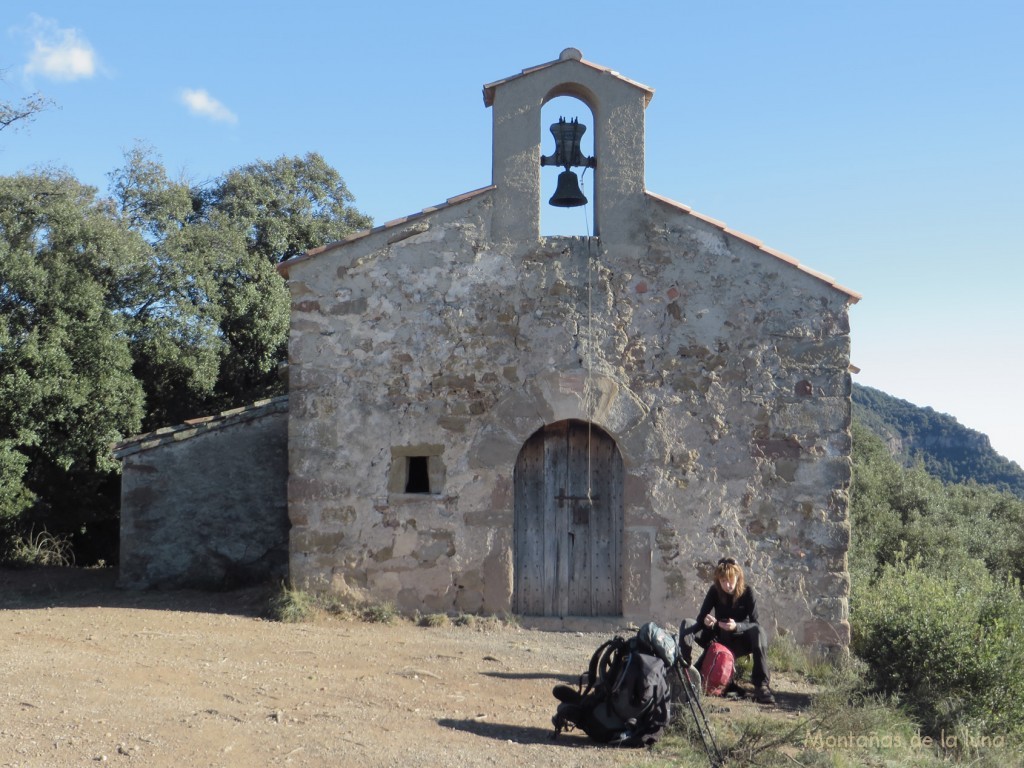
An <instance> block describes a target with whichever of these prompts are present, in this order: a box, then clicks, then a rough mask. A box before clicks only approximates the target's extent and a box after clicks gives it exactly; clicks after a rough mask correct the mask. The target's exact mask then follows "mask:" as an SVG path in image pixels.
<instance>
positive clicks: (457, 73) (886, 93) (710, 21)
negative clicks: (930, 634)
mask: <svg viewBox="0 0 1024 768" xmlns="http://www.w3.org/2000/svg"><path fill="white" fill-rule="evenodd" d="M1022 31H1024V3H1020V2H1018V1H1017V0H1013V1H1012V2H1011V1H1010V0H1004V1H1002V2H1000V1H998V0H975V2H972V3H962V2H961V3H952V2H945V1H944V0H930V1H928V2H925V1H924V0H920V1H917V0H905V1H901V0H887V1H884V2H882V1H880V0H859V1H858V2H837V1H834V2H823V1H822V0H816V1H815V2H800V1H799V0H793V1H790V0H781V1H780V2H777V3H766V2H763V0H761V2H749V1H747V0H731V1H730V2H727V3H713V2H702V3H695V2H688V1H687V0H673V1H672V2H650V3H641V2H637V3H621V2H616V3H611V2H601V1H600V0H598V1H596V2H590V3H587V4H570V5H566V4H558V3H550V2H545V3H541V2H534V1H533V0H517V2H515V3H508V4H504V5H496V4H485V3H479V2H477V3H463V2H447V3H409V4H407V5H406V4H403V3H389V4H385V3H377V4H374V3H349V2H338V1H337V0H334V1H333V2H309V1H306V0H293V2H290V3H288V4H281V5H277V4H273V5H271V4H266V5H265V6H264V4H253V3H251V2H246V3H242V2H218V1H217V0H206V2H194V1H193V0H178V1H176V2H174V3H139V2H137V1H136V2H131V3H128V2H105V1H104V0H93V1H92V2H89V3H83V2H81V1H80V0H74V1H73V2H72V1H71V0H67V1H58V2H44V1H38V2H24V1H23V0H4V3H3V5H2V7H0V70H3V71H4V80H3V82H0V100H2V101H8V102H12V101H19V100H20V99H21V98H22V97H23V96H26V95H28V94H31V93H35V92H40V93H42V94H43V95H45V96H47V97H48V98H50V99H52V100H53V101H54V102H55V104H56V107H55V108H53V109H50V110H48V111H46V112H44V113H43V114H41V115H40V116H39V117H38V119H37V120H35V121H34V122H33V123H31V124H30V125H28V126H26V127H24V128H23V129H21V130H19V131H14V130H11V129H8V130H6V131H3V132H2V133H0V174H5V175H6V174H12V173H16V172H18V171H26V170H31V169H33V168H36V167H39V166H46V165H56V166H61V167H65V168H67V169H69V170H70V171H71V172H73V173H74V174H75V175H76V176H77V177H78V178H79V179H80V180H81V181H83V182H86V183H90V184H93V185H95V186H97V187H99V188H101V189H106V186H107V174H108V173H109V172H110V171H112V170H114V169H115V168H117V167H119V166H120V165H121V163H122V160H123V155H124V152H125V151H126V150H127V149H130V148H131V147H132V146H134V145H135V143H136V142H142V143H144V144H146V145H149V146H151V147H152V148H153V149H154V150H155V151H156V152H157V153H158V154H159V155H160V156H161V158H162V159H163V162H164V164H165V166H166V167H167V169H168V170H169V171H170V172H171V173H172V174H173V175H183V176H185V177H187V178H189V179H191V180H193V181H202V180H205V179H211V178H214V177H216V176H218V175H220V174H222V173H224V172H226V171H227V170H229V169H231V168H233V167H235V166H238V165H243V164H246V163H250V162H253V161H255V160H273V159H275V158H277V157H280V156H282V155H296V154H305V153H306V152H319V153H320V154H322V155H323V156H324V157H325V158H326V160H327V162H328V163H330V164H331V165H332V166H333V167H335V168H336V169H338V171H339V172H340V173H341V174H342V176H343V177H344V178H345V180H346V182H347V183H348V186H349V188H350V189H351V190H352V192H353V193H354V194H355V196H356V205H357V207H358V208H359V209H360V210H362V211H363V212H365V213H367V214H369V215H371V216H373V217H374V219H375V220H376V222H377V223H384V222H386V221H388V220H389V219H392V218H396V217H398V216H402V215H405V214H408V213H412V212H415V211H418V210H421V209H422V208H425V207H427V206H430V205H433V204H435V203H438V202H441V201H442V200H444V199H446V198H448V197H452V196H454V195H457V194H460V193H462V192H465V191H469V190H472V189H476V188H478V187H481V186H484V185H486V184H488V183H490V140H491V123H490V119H491V115H490V110H488V109H486V108H485V107H484V104H483V99H482V95H481V87H482V86H483V85H484V84H485V83H490V82H493V81H495V80H498V79H501V78H503V77H506V76H509V75H513V74H515V73H518V72H519V71H520V70H521V69H523V68H524V67H530V66H533V65H536V64H541V63H544V62H547V61H551V60H552V59H555V58H557V57H558V55H559V53H560V52H561V51H562V49H564V48H566V47H570V46H572V47H576V48H579V49H580V50H581V51H582V52H583V56H584V58H586V59H587V60H589V61H592V62H595V63H597V64H600V65H602V66H607V67H610V68H612V69H615V70H617V71H618V72H620V73H621V74H622V75H624V76H626V77H629V78H631V79H633V80H637V81H639V82H641V83H643V84H645V85H647V86H650V87H651V88H653V89H654V90H655V96H654V99H653V101H652V102H651V105H650V107H649V108H648V110H647V187H648V189H650V190H651V191H653V192H657V193H658V194H661V195H665V196H666V197H670V198H672V199H674V200H677V201H679V202H681V203H685V204H687V205H690V206H692V207H693V208H694V209H696V210H698V211H700V212H701V213H703V214H706V215H708V216H712V217H714V218H716V219H719V220H721V221H724V222H726V223H727V224H728V225H729V226H730V227H732V228H734V229H737V230H739V231H742V232H745V233H747V234H750V235H752V236H754V237H756V238H758V239H760V240H762V241H763V242H764V243H765V244H767V245H769V246H771V247H773V248H776V249H778V250H781V251H784V252H786V253H788V254H789V255H791V256H793V257H795V258H797V259H799V260H800V261H801V262H803V263H804V264H807V265H808V266H810V267H812V268H814V269H817V270H819V271H821V272H824V273H826V274H829V275H832V276H833V277H835V278H836V279H838V280H839V282H841V283H842V284H843V285H845V286H847V287H849V288H852V289H853V290H855V291H857V292H859V293H861V294H863V296H864V299H863V300H862V301H861V302H860V303H859V304H857V305H855V306H854V307H853V308H852V309H851V322H852V338H853V362H854V363H855V364H856V365H857V366H859V367H860V368H861V373H860V374H858V375H857V376H856V377H855V381H858V382H860V383H862V384H865V385H867V386H872V387H876V388H879V389H882V390H884V391H886V392H888V393H890V394H892V395H895V396H897V397H900V398H903V399H906V400H909V401H911V402H913V403H916V404H918V405H922V406H931V407H933V408H935V409H936V410H937V411H941V412H944V413H949V414H952V415H953V416H955V417H956V418H957V419H958V420H959V421H960V422H961V423H963V424H965V425H966V426H969V427H971V428H973V429H977V430H979V431H981V432H984V433H986V434H988V435H989V437H990V438H991V439H992V443H993V446H994V447H995V448H996V450H998V451H999V452H1000V453H1002V454H1003V455H1004V456H1007V457H1008V458H1011V459H1013V460H1015V461H1017V462H1018V463H1020V464H1022V465H1024V407H1022V406H1021V398H1020V395H1019V392H1020V391H1021V386H1020V383H1021V382H1022V381H1024V355H1022V354H1021V353H1022V352H1024V342H1022V340H1021V334H1022V331H1024V301H1022V300H1021V298H1020V295H1019V293H1020V290H1021V284H1022V282H1024V246H1022V243H1024V46H1022V45H1021V43H1020V39H1019V38H1020V35H1021V33H1022ZM555 108H556V109H560V108H561V105H555ZM545 114H547V113H545ZM555 117H557V112H556V113H555ZM583 121H584V122H586V117H585V116H584V118H583ZM549 150H550V147H546V148H545V151H549ZM548 170H550V171H551V172H552V173H553V174H555V175H557V169H548ZM548 183H550V184H552V185H553V183H554V182H553V176H552V179H551V180H550V181H549V182H548ZM545 207H546V206H545ZM550 210H551V209H549V211H550ZM573 210H574V211H576V212H579V211H580V209H573ZM549 215H552V214H546V216H545V227H546V228H547V229H548V231H550V232H558V233H561V234H571V233H573V231H575V232H579V233H582V232H584V230H585V219H583V218H582V216H581V218H579V219H577V220H576V221H575V222H570V223H563V222H562V221H561V220H556V219H554V218H548V216H549ZM567 227H571V228H574V230H573V231H569V230H567V229H566V228H567Z"/></svg>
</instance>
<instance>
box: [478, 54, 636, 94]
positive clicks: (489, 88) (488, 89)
mask: <svg viewBox="0 0 1024 768" xmlns="http://www.w3.org/2000/svg"><path fill="white" fill-rule="evenodd" d="M570 50H572V49H568V48H567V49H566V50H565V51H562V55H561V56H559V57H558V58H557V59H555V60H554V61H548V62H545V63H544V64H538V65H536V66H534V67H527V68H526V69H524V70H522V71H521V72H520V73H519V74H518V75H510V76H509V77H503V78H501V79H500V80H495V81H494V82H493V83H487V84H486V85H484V105H485V106H488V107H489V106H491V105H492V104H494V91H495V89H496V88H498V87H499V86H502V85H504V84H505V83H508V82H511V81H512V80H518V79H519V78H520V77H525V76H526V75H529V74H531V73H533V72H538V71H540V70H542V69H547V68H548V67H553V66H555V65H556V64H561V63H562V62H564V61H576V62H579V63H580V64H582V65H583V66H585V67H590V68H591V69H593V70H596V71H597V72H602V73H604V74H607V75H611V76H612V77H615V78H618V79H619V80H621V81H622V82H624V83H628V84H629V85H632V86H634V87H636V88H639V89H640V90H641V91H644V106H647V105H648V104H650V103H651V99H652V98H654V89H653V88H651V87H649V86H646V85H644V84H643V83H638V82H637V81H636V80H630V79H629V78H628V77H623V76H622V75H620V74H619V73H618V72H616V71H615V70H614V69H609V68H608V67H602V66H601V65H600V64H595V63H594V62H592V61H587V60H586V59H583V58H575V57H574V56H569V57H566V55H565V54H566V53H567V52H568V51H570Z"/></svg>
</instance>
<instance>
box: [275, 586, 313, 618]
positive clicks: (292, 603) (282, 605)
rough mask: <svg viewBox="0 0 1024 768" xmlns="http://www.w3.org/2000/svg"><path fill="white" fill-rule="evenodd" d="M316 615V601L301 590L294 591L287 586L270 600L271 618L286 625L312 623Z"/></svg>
mask: <svg viewBox="0 0 1024 768" xmlns="http://www.w3.org/2000/svg"><path fill="white" fill-rule="evenodd" d="M315 614H316V599H315V597H314V596H313V595H312V594H311V593H309V592H304V591H303V590H301V589H292V588H291V587H289V586H288V585H286V584H283V585H281V589H280V590H279V591H278V592H277V593H276V594H274V595H273V596H272V597H271V598H270V616H271V618H273V619H274V620H275V621H280V622H283V623H285V624H300V623H302V622H306V621H311V620H312V619H313V617H314V615H315Z"/></svg>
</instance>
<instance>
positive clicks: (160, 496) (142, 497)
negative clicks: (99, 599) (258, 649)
mask: <svg viewBox="0 0 1024 768" xmlns="http://www.w3.org/2000/svg"><path fill="white" fill-rule="evenodd" d="M287 412H288V400H287V398H286V397H281V398H276V399H274V400H268V401H261V402H259V403H255V404H253V405H252V406H249V407H246V408H238V409H235V410H232V411H226V412H225V413H222V414H219V415H217V416H211V417H207V418H201V419H194V420H191V421H189V422H187V423H185V424H182V425H180V426H177V427H167V428H164V429H160V430H157V431H156V432H154V433H151V434H147V435H142V436H140V437H136V438H133V439H132V440H129V441H126V442H124V443H122V444H120V445H119V446H117V448H116V449H115V456H117V457H118V458H120V459H122V461H123V470H122V477H121V555H120V571H119V584H120V585H121V586H124V587H133V588H153V587H159V588H178V587H196V588H213V589H223V588H230V587H236V586H239V585H243V584H249V583H255V582H259V581H265V580H268V579H284V578H285V577H286V576H287V561H288V555H287V552H288V528H289V524H288V513H287V476H286V473H287V434H288V427H287V418H288V413H287Z"/></svg>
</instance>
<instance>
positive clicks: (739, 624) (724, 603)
mask: <svg viewBox="0 0 1024 768" xmlns="http://www.w3.org/2000/svg"><path fill="white" fill-rule="evenodd" d="M724 597H725V599H724V600H722V599H720V598H719V593H718V587H716V586H715V585H714V584H712V585H711V589H709V590H708V594H707V596H706V597H705V598H704V602H703V603H701V606H700V613H698V614H697V626H698V627H700V628H701V629H706V627H705V626H704V619H705V617H706V616H707V615H708V614H709V613H714V614H715V618H716V619H718V621H720V622H721V621H728V620H729V619H732V620H733V621H735V622H736V630H735V631H734V632H725V631H724V630H719V628H718V625H715V628H714V633H715V635H716V636H717V635H718V634H719V633H720V632H721V633H722V634H732V635H736V634H739V633H741V632H746V631H747V630H748V629H750V628H751V627H752V626H754V625H755V624H757V623H758V621H757V596H756V595H755V594H754V589H753V587H750V586H748V587H747V588H746V589H744V590H743V594H742V595H740V596H739V599H737V600H734V599H733V598H732V597H731V596H729V595H725V596H724Z"/></svg>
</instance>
